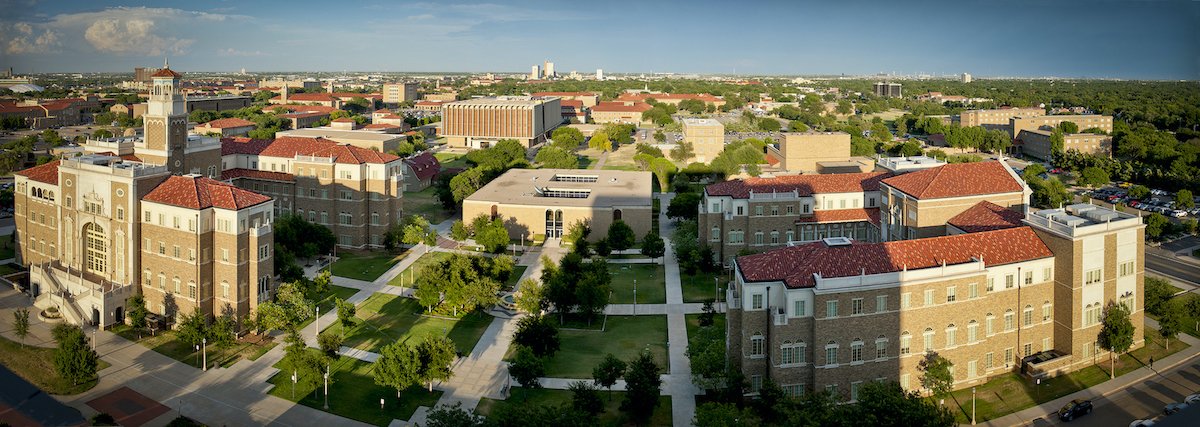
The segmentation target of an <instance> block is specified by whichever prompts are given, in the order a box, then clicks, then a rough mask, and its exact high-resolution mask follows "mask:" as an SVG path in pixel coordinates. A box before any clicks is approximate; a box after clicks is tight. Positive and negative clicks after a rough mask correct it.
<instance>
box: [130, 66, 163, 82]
mask: <svg viewBox="0 0 1200 427" xmlns="http://www.w3.org/2000/svg"><path fill="white" fill-rule="evenodd" d="M158 71H159V69H158V68H148V67H135V68H134V69H133V81H136V82H144V83H150V80H152V79H151V78H150V76H153V75H154V73H157V72H158Z"/></svg>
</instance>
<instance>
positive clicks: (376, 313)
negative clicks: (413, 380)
mask: <svg viewBox="0 0 1200 427" xmlns="http://www.w3.org/2000/svg"><path fill="white" fill-rule="evenodd" d="M422 311H424V310H423V308H422V307H421V305H420V304H418V303H417V300H415V299H412V298H404V297H399V296H395V295H389V294H375V295H371V297H370V298H367V300H366V301H363V303H362V304H359V305H358V312H357V319H356V320H357V321H358V324H356V325H355V326H353V327H350V328H349V329H347V330H346V332H345V333H346V340H345V342H343V343H342V345H344V346H347V347H354V348H357V349H362V350H367V351H371V352H375V353H379V352H380V351H382V350H383V347H384V346H387V345H388V344H391V343H392V342H395V341H402V342H407V343H408V344H409V345H414V346H415V345H417V343H418V342H420V341H421V340H422V339H424V337H425V336H426V335H430V334H434V335H438V336H441V335H442V334H443V330H445V332H444V333H447V334H448V335H449V336H450V339H451V340H452V341H454V344H455V346H457V347H458V350H459V351H462V352H463V355H464V356H465V355H468V354H470V353H471V350H473V349H474V348H475V344H476V343H478V342H479V337H481V336H483V331H484V330H486V329H487V327H488V325H490V324H491V323H492V317H491V316H487V315H481V314H471V315H468V316H466V317H465V318H463V319H459V320H452V319H444V318H438V317H431V316H421V315H420V313H421V312H422ZM325 331H326V332H331V333H337V334H341V333H342V325H341V324H340V323H335V324H333V325H330V326H329V327H328V328H325Z"/></svg>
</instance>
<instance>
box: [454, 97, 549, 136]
mask: <svg viewBox="0 0 1200 427" xmlns="http://www.w3.org/2000/svg"><path fill="white" fill-rule="evenodd" d="M560 124H562V106H561V105H560V101H559V98H556V97H544V98H541V97H530V96H502V97H496V98H477V99H471V100H465V101H458V102H451V103H446V104H443V105H442V132H441V134H442V136H445V137H446V142H447V144H449V145H450V146H453V147H469V148H487V147H490V146H492V145H495V144H496V143H498V142H500V140H502V139H514V140H516V141H517V142H520V143H521V145H523V146H525V147H526V148H529V147H532V146H534V145H537V144H540V143H543V142H546V139H548V138H549V136H550V132H552V131H554V129H555V128H557V127H558V125H560Z"/></svg>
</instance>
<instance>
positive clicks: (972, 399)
mask: <svg viewBox="0 0 1200 427" xmlns="http://www.w3.org/2000/svg"><path fill="white" fill-rule="evenodd" d="M325 409H329V408H325ZM971 425H975V387H971Z"/></svg>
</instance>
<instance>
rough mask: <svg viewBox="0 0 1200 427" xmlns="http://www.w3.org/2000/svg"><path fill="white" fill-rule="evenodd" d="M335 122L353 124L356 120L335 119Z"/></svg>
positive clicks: (346, 118) (347, 118)
mask: <svg viewBox="0 0 1200 427" xmlns="http://www.w3.org/2000/svg"><path fill="white" fill-rule="evenodd" d="M333 122H334V123H352V122H354V119H351V118H349V117H342V118H340V119H333Z"/></svg>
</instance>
